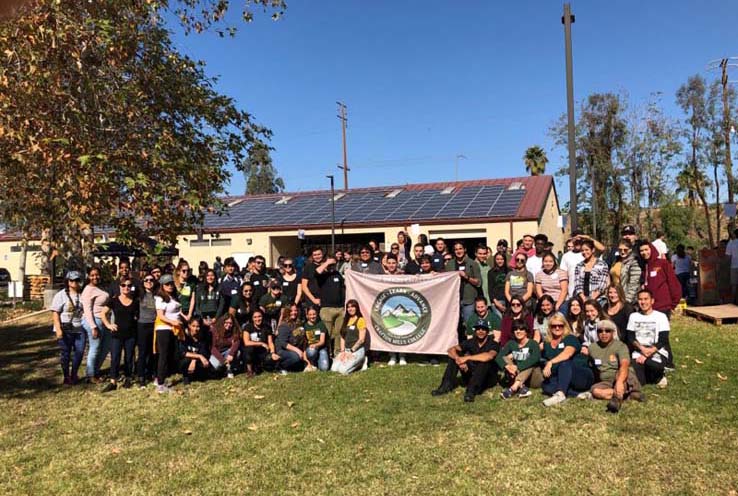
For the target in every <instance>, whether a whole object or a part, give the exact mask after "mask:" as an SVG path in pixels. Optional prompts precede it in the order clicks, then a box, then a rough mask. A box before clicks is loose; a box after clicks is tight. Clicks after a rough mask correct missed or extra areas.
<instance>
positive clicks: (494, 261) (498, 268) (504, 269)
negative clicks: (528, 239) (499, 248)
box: [489, 252, 510, 274]
mask: <svg viewBox="0 0 738 496" xmlns="http://www.w3.org/2000/svg"><path fill="white" fill-rule="evenodd" d="M497 257H502V260H503V264H502V266H499V265H497ZM489 270H492V271H494V272H502V273H503V274H507V273H508V271H509V270H510V268H509V267H508V266H507V255H506V254H504V253H500V252H497V253H495V256H494V257H492V266H491V267H490V269H489Z"/></svg>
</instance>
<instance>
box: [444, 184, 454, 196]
mask: <svg viewBox="0 0 738 496" xmlns="http://www.w3.org/2000/svg"><path fill="white" fill-rule="evenodd" d="M454 188H455V186H449V187H448V188H445V189H444V190H443V191H441V194H442V195H450V194H451V193H453V192H454Z"/></svg>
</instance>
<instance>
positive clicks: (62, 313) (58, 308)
mask: <svg viewBox="0 0 738 496" xmlns="http://www.w3.org/2000/svg"><path fill="white" fill-rule="evenodd" d="M64 282H65V287H64V289H62V290H61V291H59V292H58V293H56V294H55V295H54V299H53V300H52V301H51V317H52V321H53V323H54V334H55V335H56V339H57V342H58V343H59V349H60V350H61V368H62V373H63V374H64V385H65V386H71V385H74V384H77V383H78V382H79V375H78V374H79V366H80V364H81V363H82V357H83V356H84V354H85V343H86V341H87V334H85V329H84V327H82V322H83V320H82V319H83V314H84V310H83V309H82V299H81V294H82V293H81V292H82V274H80V273H79V272H77V271H76V270H72V271H69V272H67V275H66V277H65V278H64ZM70 355H71V356H72V361H71V362H72V363H71V370H70V367H69V365H70V363H69V357H70Z"/></svg>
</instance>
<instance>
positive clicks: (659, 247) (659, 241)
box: [651, 231, 669, 258]
mask: <svg viewBox="0 0 738 496" xmlns="http://www.w3.org/2000/svg"><path fill="white" fill-rule="evenodd" d="M665 237H666V235H665V234H664V233H663V232H662V231H658V232H657V233H656V239H655V240H653V241H651V244H652V245H653V246H655V247H656V251H658V252H659V258H666V254H667V253H669V247H668V246H666V241H664V238H665Z"/></svg>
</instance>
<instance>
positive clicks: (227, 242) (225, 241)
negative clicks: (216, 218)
mask: <svg viewBox="0 0 738 496" xmlns="http://www.w3.org/2000/svg"><path fill="white" fill-rule="evenodd" d="M210 245H211V246H231V238H218V239H211V240H210Z"/></svg>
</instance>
